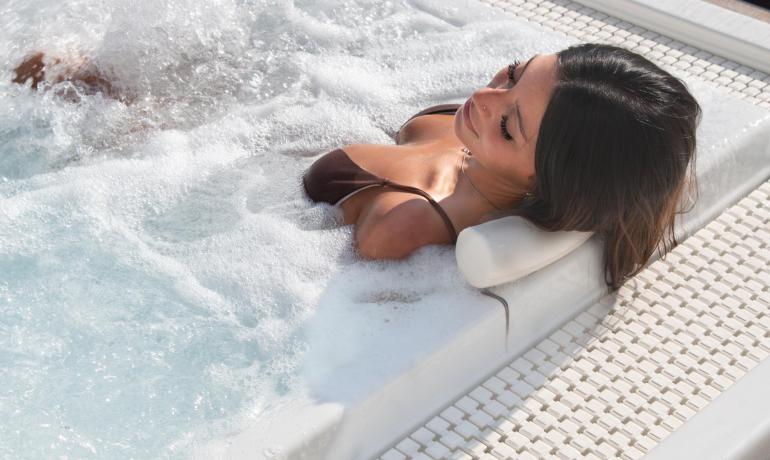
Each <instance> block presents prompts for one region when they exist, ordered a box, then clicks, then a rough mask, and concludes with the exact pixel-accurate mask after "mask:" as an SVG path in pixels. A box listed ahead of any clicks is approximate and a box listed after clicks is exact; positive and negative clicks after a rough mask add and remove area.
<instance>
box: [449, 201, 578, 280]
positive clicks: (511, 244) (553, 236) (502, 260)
mask: <svg viewBox="0 0 770 460" xmlns="http://www.w3.org/2000/svg"><path fill="white" fill-rule="evenodd" d="M591 235H593V233H592V232H562V231H560V232H546V231H544V230H540V229H539V228H537V227H536V226H535V225H534V224H532V223H531V222H529V221H528V220H526V219H524V218H522V217H516V216H509V217H503V218H500V219H495V220H492V221H489V222H485V223H483V224H480V225H476V226H473V227H468V228H466V229H465V230H463V231H462V232H460V235H458V237H457V246H456V248H455V256H456V257H457V265H458V266H459V267H460V271H461V272H462V274H463V275H465V278H466V279H467V280H468V282H469V283H470V284H471V285H473V286H475V287H477V288H485V287H489V286H495V285H498V284H503V283H508V282H511V281H515V280H517V279H519V278H522V277H524V276H526V275H529V274H530V273H532V272H535V271H537V270H540V269H541V268H543V267H545V266H546V265H548V264H550V263H552V262H555V261H557V260H559V259H561V258H562V257H564V256H565V255H567V254H569V253H570V252H572V251H573V250H574V249H576V248H577V247H578V246H580V245H581V244H583V243H584V242H585V241H586V240H587V239H588V238H590V237H591Z"/></svg>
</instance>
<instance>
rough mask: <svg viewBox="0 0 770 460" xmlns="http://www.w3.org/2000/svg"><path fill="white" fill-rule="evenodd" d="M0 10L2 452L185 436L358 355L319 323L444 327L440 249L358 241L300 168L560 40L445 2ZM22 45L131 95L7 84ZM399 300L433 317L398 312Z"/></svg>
mask: <svg viewBox="0 0 770 460" xmlns="http://www.w3.org/2000/svg"><path fill="white" fill-rule="evenodd" d="M0 18H2V19H0V62H2V69H4V70H3V71H2V73H1V74H0V77H1V78H0V105H2V106H3V107H5V110H3V111H2V112H0V136H1V138H2V142H1V143H0V308H1V309H2V313H3V314H2V320H0V381H2V382H3V385H2V388H1V389H0V419H1V420H2V421H1V422H0V439H2V440H3V442H2V443H0V456H1V457H16V458H18V457H19V456H28V457H34V458H42V457H46V458H47V457H63V456H72V457H97V458H128V457H140V458H150V457H176V456H186V455H187V452H188V450H187V449H189V447H190V445H192V444H194V443H195V442H197V441H196V439H198V438H200V437H205V436H212V435H214V434H215V431H216V430H215V429H214V428H212V427H214V426H218V427H220V428H221V426H223V424H224V425H227V423H228V420H231V421H232V420H235V418H234V417H235V416H236V415H237V414H249V416H250V417H264V416H267V415H266V414H268V413H269V412H270V411H271V410H275V408H277V407H279V405H280V403H279V401H281V400H282V398H283V399H286V398H292V397H298V396H297V395H299V394H302V393H303V392H306V391H307V390H308V387H309V385H310V384H311V383H313V382H315V383H318V382H323V381H324V379H325V378H326V377H328V376H329V375H330V374H333V373H334V372H335V371H334V370H335V369H336V367H337V366H339V365H342V364H344V363H345V362H346V360H350V359H354V358H357V356H356V352H355V351H354V350H353V349H344V350H342V349H336V348H334V346H333V345H332V344H333V343H335V342H333V341H330V340H329V337H330V336H331V335H334V334H335V331H337V332H336V333H337V334H341V335H342V336H343V337H345V336H347V337H349V338H350V341H351V343H356V342H357V341H358V342H361V340H364V339H362V338H361V337H360V336H359V335H357V334H360V333H361V332H360V331H361V330H362V329H357V328H359V327H360V328H366V327H370V328H372V329H368V331H369V332H366V333H374V332H372V331H375V332H376V331H379V332H380V333H381V332H382V331H384V330H390V331H395V332H397V333H398V334H399V337H400V339H401V341H402V343H403V346H405V347H406V346H408V345H409V343H410V341H414V340H417V337H422V336H424V335H425V334H428V335H431V334H434V335H435V334H439V333H440V332H442V331H445V330H446V329H447V328H449V329H451V328H453V327H460V326H461V324H462V321H465V320H467V319H468V315H467V314H463V313H462V312H463V310H464V306H465V305H467V304H469V303H471V302H473V301H474V299H477V294H475V293H474V292H473V291H472V290H470V289H468V288H467V287H465V285H464V283H463V281H462V279H461V278H460V276H459V274H458V272H457V269H456V267H455V264H454V259H453V255H452V252H451V248H441V247H430V248H425V249H423V250H421V251H420V252H418V254H417V255H416V256H415V257H413V258H411V259H409V260H408V261H404V262H381V263H374V262H365V261H362V260H360V259H359V258H358V257H357V256H356V255H355V253H354V251H353V249H352V245H351V238H352V234H351V233H352V229H351V228H350V227H349V226H347V227H346V226H342V225H341V219H340V216H339V213H338V211H337V210H335V209H334V208H332V207H331V206H328V205H325V204H317V205H316V204H313V203H310V202H309V201H308V200H307V198H306V197H305V196H304V194H303V192H302V189H301V186H300V175H301V172H302V171H303V170H304V168H306V167H307V166H309V164H310V163H311V162H312V160H313V158H314V157H316V156H317V155H319V154H321V153H323V152H324V151H327V150H330V149H331V148H334V147H336V146H340V145H344V144H349V143H357V142H366V143H390V142H392V140H391V136H392V134H393V133H394V131H395V129H396V128H397V127H398V126H399V125H400V124H401V123H402V122H403V121H404V120H405V119H406V118H407V117H408V116H409V115H410V114H411V113H414V112H416V111H417V110H419V109H421V108H424V107H425V106H427V105H430V104H432V103H439V102H447V101H458V100H461V99H463V98H465V97H467V96H468V95H469V94H470V93H471V92H472V91H473V89H475V88H476V87H478V86H481V85H483V84H485V83H486V82H487V81H488V79H489V77H490V76H491V75H492V74H494V72H496V71H497V70H498V69H499V68H501V67H502V66H504V65H505V64H507V63H508V62H510V61H511V60H512V59H513V58H515V57H527V56H528V55H530V54H533V53H535V52H538V53H542V52H549V51H555V50H557V49H560V48H562V47H563V46H564V45H565V44H566V43H567V41H566V39H565V38H564V37H562V36H560V35H553V34H546V33H544V32H542V31H539V30H536V29H533V28H532V27H530V26H527V25H525V24H523V23H518V22H511V21H500V20H499V19H498V18H499V15H498V13H497V12H495V11H493V10H491V9H487V8H486V7H480V6H478V5H476V4H471V3H466V2H464V1H457V2H445V1H443V0H415V1H385V2H382V1H379V0H376V1H375V0H359V1H342V2H340V1H332V0H325V1H310V0H305V1H295V2H291V1H288V0H253V1H236V0H212V1H209V2H196V1H192V0H161V1H153V2H117V1H114V2H95V1H86V0H68V1H56V2H54V1H51V0H33V1H29V0H26V1H23V2H22V1H17V0H11V1H10V2H5V3H4V4H3V6H0ZM38 50H40V51H43V52H45V53H46V54H47V55H48V56H52V57H53V56H58V57H60V58H61V59H63V60H64V61H65V62H66V61H68V60H77V59H80V58H82V57H85V58H87V59H88V60H89V61H90V62H92V63H93V64H95V65H97V66H98V68H99V69H101V71H102V72H103V73H104V74H105V75H108V76H109V78H110V79H111V81H113V82H114V85H115V87H116V89H117V90H118V91H119V92H120V93H121V94H122V95H124V96H125V97H126V99H129V100H130V101H131V102H130V103H123V102H120V101H118V100H115V99H113V98H109V97H106V96H105V95H102V94H84V93H77V92H78V91H80V90H79V89H78V88H76V87H74V86H72V85H71V84H70V83H67V82H63V83H59V84H56V85H54V86H53V87H52V88H49V90H47V91H40V92H34V91H31V90H30V89H29V88H24V87H21V86H19V85H15V84H11V83H10V80H11V78H12V71H11V70H12V69H13V68H14V67H15V66H16V65H18V63H19V62H21V60H22V59H23V58H24V57H25V56H26V55H28V54H29V53H32V52H34V51H38ZM63 91H70V94H72V92H73V91H74V92H75V94H76V96H77V97H76V98H75V100H74V101H70V100H66V99H64V98H62V97H60V96H59V95H60V94H61V93H62V92H63ZM416 311H427V312H434V313H437V312H439V311H442V312H444V314H445V315H447V317H448V318H449V319H447V322H446V324H442V325H439V326H437V328H436V330H435V331H422V330H417V329H414V326H413V325H412V324H410V322H409V317H410V315H413V314H415V312H416ZM319 312H324V314H323V315H320V316H319ZM315 317H318V318H322V319H320V320H318V321H317V322H316V324H315V326H314V328H313V329H312V330H311V329H308V328H307V327H306V326H307V323H308V321H309V319H310V318H315ZM319 325H323V327H322V328H321V329H319V328H318V327H319ZM324 328H326V329H324ZM343 331H344V332H343ZM337 338H339V337H337ZM309 359H314V360H315V361H314V362H311V363H308V361H307V360H309ZM378 359H382V363H383V364H382V366H381V369H382V372H383V373H385V372H387V371H389V370H393V369H396V368H398V367H399V366H404V365H405V362H403V361H399V360H398V359H393V358H390V361H388V359H385V356H384V355H383V356H380V357H378ZM357 378H358V379H359V380H356V379H352V380H351V381H350V382H349V384H348V385H349V387H348V388H347V389H346V390H344V391H340V393H339V396H338V397H340V398H343V397H347V396H349V395H352V394H355V393H356V392H360V391H362V390H361V389H362V388H364V387H366V385H367V382H369V381H370V380H367V379H371V376H358V377H357ZM315 383H314V384H315ZM319 389H320V390H319ZM314 391H316V392H318V391H321V392H322V393H325V394H327V395H329V394H331V393H330V392H331V391H332V390H331V389H330V388H327V387H323V384H322V383H319V384H318V385H317V386H316V388H315V389H314ZM233 423H235V422H233ZM212 430H213V431H212Z"/></svg>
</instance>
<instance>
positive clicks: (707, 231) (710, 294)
mask: <svg viewBox="0 0 770 460" xmlns="http://www.w3.org/2000/svg"><path fill="white" fill-rule="evenodd" d="M768 267H770V181H768V182H766V183H765V184H764V185H763V186H761V187H759V188H758V189H757V190H755V191H754V192H753V193H751V195H749V196H748V197H746V198H744V199H743V200H741V201H740V202H739V203H738V204H736V205H735V206H733V207H732V208H730V209H729V210H727V211H725V212H724V213H723V214H722V215H721V216H720V217H719V218H718V219H716V220H715V221H713V222H711V223H710V224H709V225H707V226H706V227H705V228H703V229H701V230H699V231H698V232H697V233H696V234H695V235H693V236H692V237H690V238H688V239H687V240H686V241H685V242H684V243H682V244H680V245H679V246H677V247H676V248H675V249H674V250H673V251H671V252H670V253H669V254H668V255H667V256H666V258H665V259H660V260H658V261H656V262H654V263H653V264H651V265H650V266H649V267H647V268H646V269H645V270H644V271H643V272H642V273H640V274H639V275H638V276H636V277H635V279H634V281H633V282H630V283H628V284H627V285H626V286H624V287H623V288H621V289H620V290H619V291H618V292H617V293H615V294H612V295H609V296H606V297H604V298H602V299H601V300H600V301H599V302H598V303H596V304H595V305H593V306H592V307H591V308H589V309H588V310H587V311H585V312H583V313H581V314H580V315H579V316H577V317H576V318H574V319H573V320H572V321H570V322H569V323H567V324H566V325H564V327H562V328H561V329H559V330H558V331H556V332H554V333H553V334H551V336H550V337H548V338H546V339H545V340H543V341H541V342H540V343H539V344H538V345H537V346H536V347H534V348H532V349H531V350H529V351H528V352H527V353H525V354H524V356H521V357H519V358H517V359H515V360H513V361H512V362H511V363H510V364H509V365H507V366H505V367H503V368H502V369H501V370H500V371H499V372H497V373H496V374H495V375H493V376H491V377H489V378H488V379H486V380H485V381H484V382H483V383H482V384H481V385H479V386H478V387H476V388H474V389H473V390H472V391H470V392H469V393H468V394H466V395H464V396H462V397H460V398H459V399H458V400H456V401H454V402H453V403H452V404H450V405H448V406H447V407H446V408H445V409H444V410H442V411H441V412H440V413H439V414H437V415H435V416H434V417H432V418H431V419H430V420H429V421H428V422H427V423H426V424H425V425H424V426H422V427H420V428H418V429H416V430H415V431H414V432H413V433H412V434H411V435H410V436H408V437H405V438H404V439H402V440H400V441H399V442H398V443H396V445H395V447H394V448H392V449H390V450H388V451H387V452H386V453H384V454H383V455H382V456H381V457H380V458H381V459H382V460H396V459H402V460H403V459H415V460H417V459H444V458H450V459H469V460H470V459H501V458H517V459H528V458H550V457H553V458H564V459H574V458H618V457H619V458H626V459H636V458H640V457H642V456H643V455H644V454H645V453H647V452H649V451H650V450H651V449H653V448H654V447H655V446H656V445H657V444H658V443H659V442H661V441H662V440H664V439H665V438H666V437H667V436H669V435H670V434H671V433H672V432H673V431H674V430H676V429H677V428H679V427H680V426H682V425H683V424H684V423H685V422H687V421H688V420H689V419H690V418H691V417H692V416H693V415H695V414H696V413H698V411H700V410H702V409H703V408H704V407H706V405H708V404H709V403H710V402H711V401H713V400H714V399H715V398H717V397H718V396H719V395H720V394H721V393H722V392H724V391H725V390H727V389H728V388H730V386H731V385H733V384H734V383H735V382H736V381H737V380H738V379H740V378H741V377H743V376H744V375H745V374H746V373H748V372H750V371H751V370H752V369H753V368H754V367H756V366H757V365H758V364H759V363H760V362H762V361H763V360H765V359H766V358H767V357H768V355H770V273H769V272H768Z"/></svg>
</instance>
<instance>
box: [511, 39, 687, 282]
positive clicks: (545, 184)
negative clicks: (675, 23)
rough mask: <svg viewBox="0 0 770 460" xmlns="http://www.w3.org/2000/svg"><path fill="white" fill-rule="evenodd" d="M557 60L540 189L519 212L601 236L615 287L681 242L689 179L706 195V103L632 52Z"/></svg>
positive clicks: (592, 48) (550, 225)
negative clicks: (677, 228) (700, 160)
mask: <svg viewBox="0 0 770 460" xmlns="http://www.w3.org/2000/svg"><path fill="white" fill-rule="evenodd" d="M557 56H558V61H557V66H556V67H557V69H556V72H557V82H556V86H555V88H554V91H553V95H552V97H551V100H550V102H549V104H548V107H547V109H546V111H545V114H544V116H543V120H542V123H541V125H540V131H539V135H538V141H537V146H536V148H535V177H536V182H535V189H534V191H533V194H532V196H528V197H526V198H525V199H524V200H523V201H522V202H521V203H520V204H519V205H518V206H517V207H516V208H515V209H514V210H513V211H512V213H513V214H514V215H519V216H522V217H524V218H526V219H528V220H530V221H531V222H532V223H534V224H535V225H537V226H538V227H540V228H542V229H544V230H548V231H557V230H578V231H594V232H597V234H599V235H601V236H602V237H603V239H604V241H605V252H604V263H605V281H606V282H607V284H608V285H609V287H610V288H613V289H616V288H618V287H620V286H621V285H622V284H623V282H624V281H625V280H626V279H627V278H628V277H631V276H633V275H635V274H637V273H638V272H639V271H641V270H642V269H643V268H644V266H645V264H646V263H647V262H648V261H649V259H650V257H651V256H652V255H653V253H654V251H655V248H656V247H658V245H659V243H660V242H661V241H663V248H659V250H661V251H662V254H665V253H666V252H668V251H669V250H670V249H671V248H673V247H674V246H676V245H677V244H678V243H677V241H676V237H675V235H674V222H675V217H676V214H678V213H682V212H686V211H688V210H689V208H688V209H679V208H680V205H682V204H683V203H680V201H683V200H682V196H683V192H684V190H685V188H686V187H685V186H686V184H689V185H690V190H691V191H695V195H692V196H696V195H697V183H696V178H695V131H696V128H697V125H698V123H699V121H700V116H701V109H700V106H699V105H698V102H697V101H696V100H695V99H694V98H693V97H692V95H691V94H690V93H689V91H688V90H687V88H686V87H685V85H684V84H683V83H682V81H680V80H679V79H677V78H676V77H674V76H672V75H671V74H669V73H668V72H666V71H664V70H662V69H661V68H659V67H658V66H656V65H655V64H653V63H652V62H650V61H648V60H647V59H645V58H643V57H642V56H640V55H638V54H636V53H633V52H631V51H628V50H626V49H623V48H618V47H615V46H609V45H599V44H583V45H578V46H573V47H570V48H567V49H566V50H563V51H561V52H559V53H557ZM688 167H689V177H688ZM693 203H694V201H693Z"/></svg>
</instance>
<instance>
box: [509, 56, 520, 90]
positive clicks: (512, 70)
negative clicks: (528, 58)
mask: <svg viewBox="0 0 770 460" xmlns="http://www.w3.org/2000/svg"><path fill="white" fill-rule="evenodd" d="M520 63H521V62H520V61H519V60H518V59H516V60H515V61H513V64H508V81H509V82H511V83H513V84H516V76H515V72H516V68H517V67H518V66H519V64H520Z"/></svg>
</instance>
